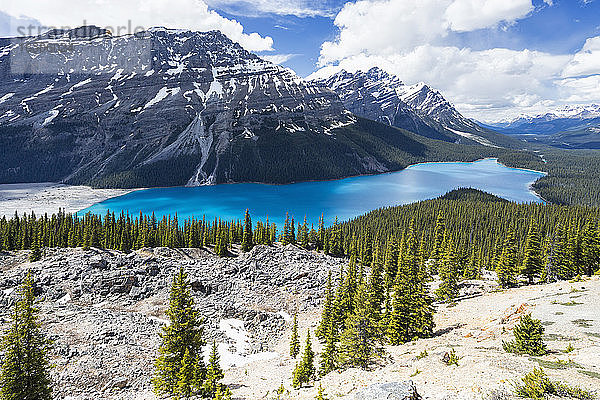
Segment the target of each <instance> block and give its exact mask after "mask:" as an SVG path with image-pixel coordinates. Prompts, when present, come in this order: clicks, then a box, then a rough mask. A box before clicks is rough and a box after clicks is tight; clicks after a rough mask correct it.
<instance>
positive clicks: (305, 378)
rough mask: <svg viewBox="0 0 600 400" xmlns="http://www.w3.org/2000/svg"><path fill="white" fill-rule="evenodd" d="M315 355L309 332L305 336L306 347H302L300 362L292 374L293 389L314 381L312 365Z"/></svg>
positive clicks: (313, 367) (313, 366)
mask: <svg viewBox="0 0 600 400" xmlns="http://www.w3.org/2000/svg"><path fill="white" fill-rule="evenodd" d="M314 358H315V353H314V352H313V350H312V343H311V341H310V330H309V331H308V332H307V334H306V345H305V347H304V353H303V354H302V360H301V361H300V363H299V364H297V365H296V368H295V369H294V373H293V381H292V385H293V386H294V388H295V389H299V388H301V387H302V386H304V385H305V384H307V383H309V382H310V381H312V380H313V379H315V373H316V371H315V365H314Z"/></svg>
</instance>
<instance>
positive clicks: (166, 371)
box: [152, 268, 206, 398]
mask: <svg viewBox="0 0 600 400" xmlns="http://www.w3.org/2000/svg"><path fill="white" fill-rule="evenodd" d="M166 314H167V316H168V317H169V321H170V323H169V325H167V326H165V327H163V328H162V332H161V333H160V338H161V344H160V347H159V349H158V352H159V356H158V358H157V359H156V362H155V369H156V374H155V376H154V378H153V380H152V383H153V385H154V391H155V392H156V394H157V395H159V396H162V395H167V396H175V397H176V398H179V397H185V396H188V397H189V396H190V395H191V394H196V393H199V391H200V390H201V388H202V386H203V384H204V378H205V376H206V368H205V366H204V362H203V361H202V346H204V340H203V339H202V333H203V329H202V326H201V324H202V321H201V318H200V316H199V314H198V311H197V310H196V308H195V305H194V299H193V297H192V295H191V289H190V284H189V281H188V278H187V274H186V273H185V271H184V269H183V268H180V270H179V272H178V273H177V274H176V275H175V277H174V278H173V284H172V285H171V293H170V296H169V308H168V310H167V311H166ZM186 354H187V355H186Z"/></svg>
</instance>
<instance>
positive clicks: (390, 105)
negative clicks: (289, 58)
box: [315, 67, 504, 146]
mask: <svg viewBox="0 0 600 400" xmlns="http://www.w3.org/2000/svg"><path fill="white" fill-rule="evenodd" d="M315 82H316V83H318V84H319V85H323V86H325V87H328V88H330V89H331V90H333V91H334V92H336V93H337V94H338V95H339V96H340V98H341V99H342V102H343V103H344V105H345V106H346V108H348V110H350V111H352V112H353V113H354V114H356V115H359V116H362V117H365V118H369V119H373V120H376V121H380V122H383V123H386V124H388V125H392V126H395V127H398V128H402V129H406V130H409V131H413V132H415V133H418V134H420V135H422V136H426V137H430V138H435V139H441V140H446V141H453V142H454V141H463V142H465V141H466V142H469V143H479V144H483V145H487V146H495V145H502V144H504V143H503V142H504V139H503V138H500V137H498V135H497V134H494V133H492V132H489V130H487V129H484V128H482V127H480V126H479V125H477V124H476V123H475V122H473V121H472V120H470V119H468V118H465V117H464V116H463V115H461V114H460V113H459V112H458V111H457V110H456V108H454V106H453V105H452V104H451V103H450V102H449V101H447V100H446V99H445V98H444V97H443V96H442V94H441V93H440V92H438V91H436V90H434V89H432V88H431V87H429V86H428V85H426V84H424V83H419V84H416V85H406V84H404V83H403V82H402V81H401V80H400V79H399V78H398V77H397V76H395V75H392V74H389V73H387V72H385V71H383V70H382V69H380V68H376V67H375V68H372V69H370V70H369V71H367V72H364V71H357V72H355V73H350V72H347V71H340V72H338V73H336V74H334V75H332V76H330V77H329V78H327V79H319V80H316V81H315Z"/></svg>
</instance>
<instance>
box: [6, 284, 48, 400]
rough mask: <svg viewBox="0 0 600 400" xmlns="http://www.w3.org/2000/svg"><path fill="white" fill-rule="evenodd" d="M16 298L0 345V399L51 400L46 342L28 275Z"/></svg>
mask: <svg viewBox="0 0 600 400" xmlns="http://www.w3.org/2000/svg"><path fill="white" fill-rule="evenodd" d="M19 295H20V298H19V299H18V300H17V302H16V303H15V308H14V311H13V313H12V314H11V321H10V324H9V327H8V330H7V332H6V333H5V336H4V337H3V338H2V341H1V342H0V352H2V353H4V354H3V357H2V359H1V360H2V363H1V365H0V399H1V400H51V399H52V382H51V380H50V368H51V366H50V361H49V358H48V352H49V348H50V342H49V341H48V340H47V339H46V338H45V337H44V335H43V333H42V331H41V326H40V323H39V321H38V312H39V310H38V309H37V307H36V306H35V296H34V288H33V279H32V277H31V274H28V275H27V277H26V278H25V280H24V282H23V284H22V286H21V288H20V289H19Z"/></svg>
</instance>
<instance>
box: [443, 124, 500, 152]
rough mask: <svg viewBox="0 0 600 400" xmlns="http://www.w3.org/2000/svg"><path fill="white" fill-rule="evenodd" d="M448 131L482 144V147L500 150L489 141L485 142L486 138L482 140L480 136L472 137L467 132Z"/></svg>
mask: <svg viewBox="0 0 600 400" xmlns="http://www.w3.org/2000/svg"><path fill="white" fill-rule="evenodd" d="M448 129H449V130H451V131H452V132H454V133H456V134H457V135H459V136H462V137H465V138H467V139H470V140H473V141H475V142H477V143H479V144H482V145H484V146H488V147H495V148H500V146H496V145H495V144H494V143H492V142H490V141H489V140H487V139H486V138H483V137H481V136H478V135H474V134H472V133H469V132H461V131H457V130H456V129H452V128H448Z"/></svg>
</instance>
